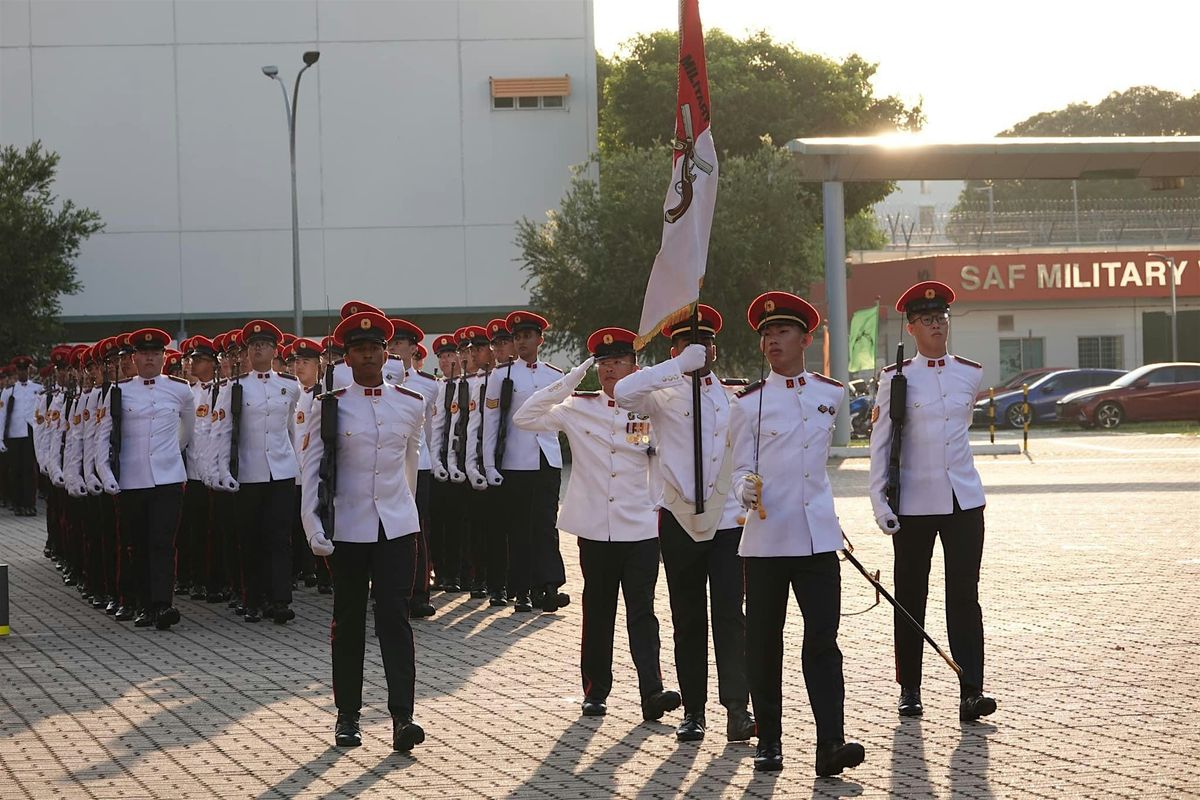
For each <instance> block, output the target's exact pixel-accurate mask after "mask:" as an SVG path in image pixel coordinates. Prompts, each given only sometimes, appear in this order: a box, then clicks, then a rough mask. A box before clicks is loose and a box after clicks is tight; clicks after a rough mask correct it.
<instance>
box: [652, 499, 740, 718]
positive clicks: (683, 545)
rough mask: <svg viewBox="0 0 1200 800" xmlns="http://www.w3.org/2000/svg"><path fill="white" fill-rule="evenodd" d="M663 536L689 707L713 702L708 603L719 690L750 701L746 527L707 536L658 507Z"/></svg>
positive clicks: (724, 696)
mask: <svg viewBox="0 0 1200 800" xmlns="http://www.w3.org/2000/svg"><path fill="white" fill-rule="evenodd" d="M658 541H659V545H660V546H661V548H662V560H663V568H664V569H665V570H666V573H667V588H668V589H669V590H670V595H671V620H672V622H673V623H674V625H675V672H676V674H677V675H678V676H679V693H680V694H681V695H682V697H683V707H684V709H685V710H687V711H692V712H697V713H698V712H701V711H703V710H704V706H705V704H706V703H707V702H708V609H709V604H710V603H711V605H712V638H713V647H714V649H715V650H716V656H717V695H718V697H719V698H720V701H721V705H723V706H725V707H726V708H728V707H729V706H730V705H731V704H740V705H743V706H744V705H747V704H748V702H749V699H750V688H749V685H748V683H747V681H746V616H745V614H743V613H742V593H743V589H744V584H743V576H742V558H741V556H739V555H738V553H737V551H738V545H740V544H741V541H742V529H741V528H727V529H725V530H721V531H717V533H716V535H715V536H714V537H713V538H712V539H710V540H709V541H707V542H697V541H696V540H695V539H693V538H692V537H691V536H689V535H688V533H687V531H685V530H684V529H683V528H682V527H681V526H680V524H679V522H678V521H677V520H676V519H675V516H674V515H673V514H672V513H671V512H670V511H668V510H666V509H660V510H659V512H658Z"/></svg>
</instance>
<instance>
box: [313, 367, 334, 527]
mask: <svg viewBox="0 0 1200 800" xmlns="http://www.w3.org/2000/svg"><path fill="white" fill-rule="evenodd" d="M318 399H319V400H320V401H321V444H322V446H323V447H322V450H321V466H320V469H319V470H318V472H317V477H318V479H319V481H320V482H319V483H318V484H317V515H318V516H320V518H321V524H322V525H323V526H324V528H325V536H326V537H327V538H328V539H329V540H330V541H333V531H334V528H333V524H334V513H333V512H334V508H333V501H334V495H335V494H336V493H337V443H338V428H337V423H338V399H337V395H336V394H334V391H333V364H330V365H329V366H328V368H327V369H326V370H325V391H324V392H322V393H321V396H320V397H319V398H318Z"/></svg>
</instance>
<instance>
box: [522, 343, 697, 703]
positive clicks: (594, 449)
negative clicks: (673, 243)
mask: <svg viewBox="0 0 1200 800" xmlns="http://www.w3.org/2000/svg"><path fill="white" fill-rule="evenodd" d="M635 338H636V335H635V334H634V333H633V332H632V331H628V330H625V329H623V328H602V329H600V330H598V331H596V332H595V333H593V334H592V335H591V336H590V337H589V338H588V341H587V348H588V352H590V353H591V354H592V357H591V358H589V359H588V360H587V361H585V362H583V363H582V364H580V365H579V366H578V367H576V368H575V369H573V370H571V371H570V372H569V373H567V374H566V376H564V377H563V378H562V379H561V380H558V381H555V382H554V383H552V384H551V385H550V386H548V387H546V388H544V389H539V390H538V391H536V392H534V393H533V395H532V396H531V397H530V398H529V399H528V400H526V401H525V402H524V403H523V404H522V405H521V407H520V408H519V409H517V411H516V412H515V413H514V414H513V424H515V425H516V426H517V427H518V428H521V429H522V430H528V431H535V432H542V431H544V432H557V431H562V432H564V433H565V434H566V435H567V439H568V441H570V443H571V458H572V469H571V479H570V482H568V484H567V493H566V497H565V499H564V500H563V504H562V509H561V510H560V512H559V516H558V527H559V529H560V530H562V531H564V532H566V533H573V534H575V535H576V536H577V537H578V538H579V566H580V569H581V570H582V571H583V628H582V631H581V636H582V640H583V641H582V646H581V648H580V664H579V666H580V674H581V676H582V678H583V695H584V697H583V714H584V716H601V715H603V714H606V713H608V705H607V701H608V694H609V692H610V691H611V689H612V683H613V673H612V657H613V636H614V634H615V626H616V621H617V594H618V592H623V593H624V595H625V616H626V622H627V625H628V628H629V650H630V654H631V655H632V656H633V663H634V666H635V667H636V669H637V674H638V690H639V693H640V695H641V698H642V716H643V717H644V718H645V719H648V720H656V719H662V716H663V714H664V713H666V712H667V711H673V710H675V709H676V708H679V705H680V702H681V700H680V697H679V693H678V692H675V691H666V690H664V689H663V680H662V670H661V669H660V668H659V638H658V618H657V617H656V616H655V615H654V587H655V585H656V584H657V583H658V557H659V552H658V515H657V514H656V513H655V509H654V501H655V498H654V497H653V496H652V495H651V490H650V480H649V474H650V470H649V462H650V459H651V458H653V457H654V452H655V450H654V447H655V441H654V433H653V430H652V429H651V426H650V421H649V419H648V418H647V417H645V416H644V415H641V414H637V413H635V412H632V411H627V410H626V409H623V408H621V407H620V406H619V405H617V401H616V400H614V399H613V394H612V392H613V386H615V385H616V383H617V381H618V380H620V379H621V378H623V377H624V376H626V375H628V374H630V373H631V372H634V371H635V370H637V356H636V354H635V353H634V350H633V341H634V339H635ZM593 361H594V362H595V363H596V370H597V372H598V374H599V376H600V386H601V391H599V392H577V391H574V390H575V387H577V386H578V385H579V383H580V381H582V380H583V378H584V376H586V375H587V371H588V369H589V368H590V367H591V365H592V363H593Z"/></svg>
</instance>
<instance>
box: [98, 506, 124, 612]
mask: <svg viewBox="0 0 1200 800" xmlns="http://www.w3.org/2000/svg"><path fill="white" fill-rule="evenodd" d="M119 497H120V495H118V496H117V497H113V496H112V495H110V494H102V495H100V496H99V497H97V498H96V501H97V507H98V508H99V514H98V521H99V528H100V559H101V569H102V571H103V572H102V580H103V582H104V594H105V595H106V596H107V597H109V598H112V599H114V600H116V599H119V597H120V594H121V593H120V590H119V589H118V587H117V564H118V563H119V562H120V554H119V553H118V552H117V551H118V543H119V541H120V539H119V537H118V535H117V506H118V503H119V502H120V500H119Z"/></svg>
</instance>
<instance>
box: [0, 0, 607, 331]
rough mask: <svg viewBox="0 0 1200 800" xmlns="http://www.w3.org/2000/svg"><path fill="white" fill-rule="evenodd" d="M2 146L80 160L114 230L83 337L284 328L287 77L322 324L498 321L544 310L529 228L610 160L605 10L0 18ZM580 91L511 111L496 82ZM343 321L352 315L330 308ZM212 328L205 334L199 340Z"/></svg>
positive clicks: (375, 0)
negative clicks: (601, 116) (561, 82)
mask: <svg viewBox="0 0 1200 800" xmlns="http://www.w3.org/2000/svg"><path fill="white" fill-rule="evenodd" d="M0 14H2V16H0V143H3V144H16V145H20V146H24V145H26V144H28V143H29V142H30V141H32V140H34V139H40V140H42V142H43V143H44V144H45V146H46V147H47V148H49V149H51V150H54V151H56V152H58V153H59V154H60V155H61V156H62V160H61V162H60V172H59V180H58V183H57V185H56V190H57V192H58V193H59V194H60V195H61V196H63V197H70V198H72V199H73V200H75V201H76V202H77V203H79V204H81V205H85V206H88V207H90V208H94V209H96V210H97V211H99V212H100V213H101V215H102V216H103V218H104V220H105V222H106V223H107V227H106V229H105V231H104V232H103V233H101V234H98V235H96V236H94V237H92V239H91V240H90V241H89V242H88V243H87V244H86V246H85V248H84V250H83V252H82V253H81V256H80V258H79V262H78V269H79V278H80V279H81V281H82V282H83V284H84V290H83V291H82V292H81V293H80V294H78V295H75V296H72V297H67V298H64V301H63V312H64V315H65V316H66V318H67V319H68V321H74V322H76V323H87V322H89V321H91V322H96V321H113V320H122V321H123V320H130V321H134V320H160V319H181V322H182V323H183V324H184V325H187V324H188V321H189V320H191V321H192V322H193V325H192V326H191V327H194V328H195V327H197V326H196V325H195V324H194V323H195V320H200V319H204V318H211V317H214V316H216V317H231V318H238V317H241V318H244V317H246V316H248V315H265V316H277V317H278V316H284V317H286V316H289V315H290V309H291V307H292V251H291V203H290V194H289V192H290V183H289V160H288V147H287V126H286V119H285V115H284V110H283V101H282V99H281V92H280V88H279V85H278V83H277V82H274V81H270V80H268V79H267V78H265V77H264V76H263V75H262V73H261V69H260V68H261V67H262V66H263V65H266V64H276V65H278V66H279V74H280V77H281V78H283V79H284V80H285V81H286V82H287V84H288V90H289V94H290V92H291V84H292V82H293V80H294V77H295V75H296V72H297V70H298V69H299V68H300V66H301V62H300V55H301V53H302V52H303V51H305V50H309V49H319V50H320V51H321V59H320V61H319V63H318V64H317V65H316V66H315V67H313V68H312V69H310V70H309V71H308V72H307V73H306V74H305V76H304V78H303V81H302V83H301V87H300V97H299V109H298V114H297V118H298V122H297V136H296V151H297V156H296V157H297V181H298V187H299V218H300V228H301V235H300V252H301V265H302V284H303V299H304V307H305V308H306V309H307V310H308V311H309V312H310V313H317V314H320V315H322V316H323V315H324V313H325V309H326V308H328V307H332V308H334V309H336V308H337V307H338V306H340V305H341V303H342V302H344V301H345V300H348V299H350V298H352V297H361V298H363V299H368V300H370V301H372V302H374V303H376V304H377V305H380V306H383V307H385V308H387V309H389V310H395V311H397V312H405V313H414V314H419V313H421V312H428V313H431V314H434V313H440V314H443V315H444V314H445V313H447V312H449V313H450V314H452V315H456V314H458V313H463V314H464V315H466V316H469V315H471V314H474V315H475V316H480V315H483V314H486V313H487V312H488V310H490V309H507V308H510V307H513V306H518V305H521V304H523V303H525V302H526V301H527V299H528V291H527V290H526V289H525V288H523V287H522V286H521V284H522V282H523V278H524V276H523V274H522V273H521V271H520V268H519V265H518V264H517V263H516V262H515V261H514V260H513V259H514V258H515V256H516V255H517V250H516V247H515V245H514V243H513V242H514V238H515V223H516V221H517V220H519V219H521V218H522V217H529V218H531V219H535V220H541V219H543V218H544V215H545V213H546V211H547V210H548V209H550V208H553V207H556V206H557V204H558V201H559V199H560V198H561V196H562V195H563V193H564V192H565V190H566V188H567V186H568V183H569V180H570V176H571V169H572V166H573V165H576V164H580V163H582V162H584V161H585V160H586V159H587V158H588V155H589V154H590V153H591V152H593V151H594V150H595V142H596V85H595V84H596V81H595V52H594V45H593V36H592V0H429V1H428V2H419V1H417V0H402V1H397V2H387V1H386V0H366V1H365V2H355V1H353V0H265V1H264V2H257V1H255V0H232V1H229V2H224V1H218V0H179V1H178V2H171V1H170V0H132V1H131V2H119V1H116V0H62V1H61V2H57V1H55V0H0ZM564 74H565V75H569V76H570V79H571V94H570V96H569V97H568V98H567V102H566V107H565V108H564V109H563V110H551V109H545V110H542V109H539V110H509V111H493V110H492V108H491V98H490V89H489V80H488V79H489V77H492V76H494V77H545V76H561V75H564ZM335 313H336V312H335ZM199 327H203V326H199Z"/></svg>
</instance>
